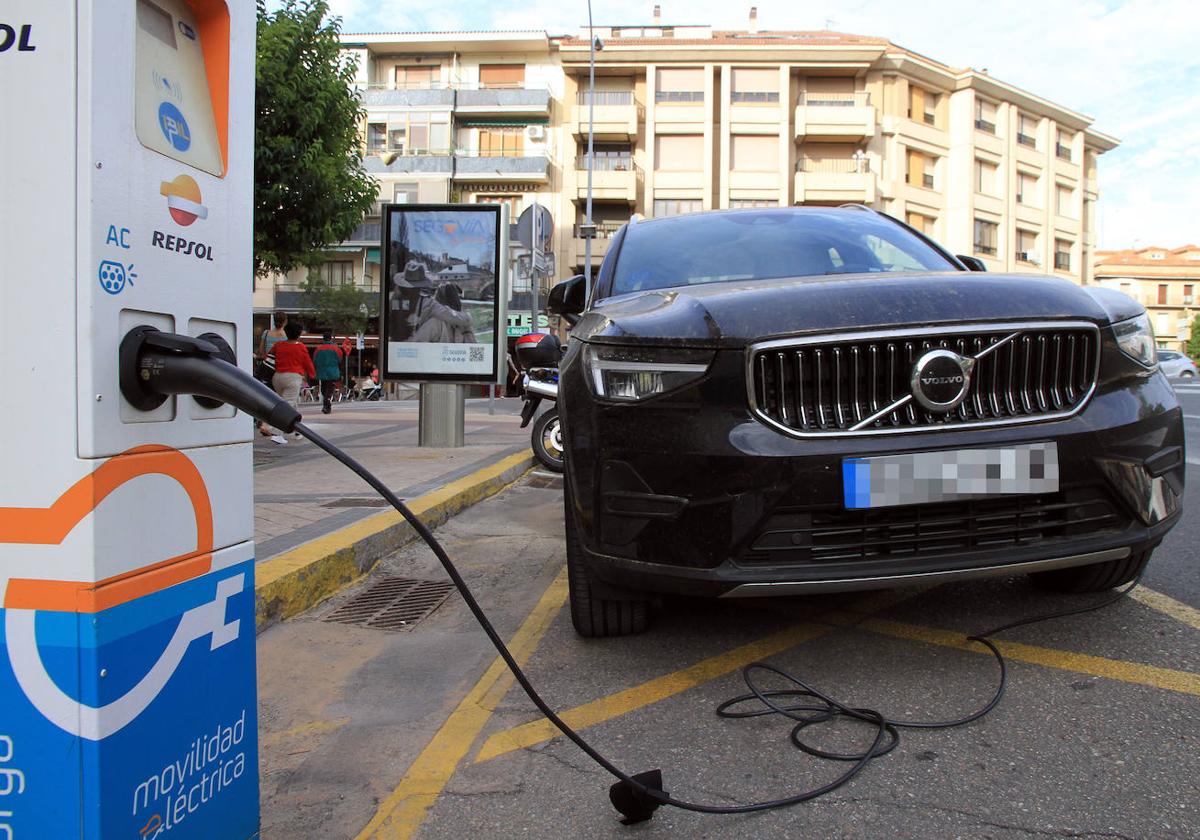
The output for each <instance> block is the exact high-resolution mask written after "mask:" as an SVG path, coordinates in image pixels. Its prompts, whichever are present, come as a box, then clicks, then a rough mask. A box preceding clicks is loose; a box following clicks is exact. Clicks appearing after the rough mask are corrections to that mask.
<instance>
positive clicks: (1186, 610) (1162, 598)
mask: <svg viewBox="0 0 1200 840" xmlns="http://www.w3.org/2000/svg"><path fill="white" fill-rule="evenodd" d="M1129 597H1130V598H1132V599H1133V600H1135V601H1137V602H1139V603H1142V604H1145V605H1146V606H1147V607H1149V608H1150V609H1152V610H1157V611H1158V612H1160V613H1162V614H1164V615H1169V616H1170V617H1171V618H1173V619H1175V620H1176V621H1182V622H1183V623H1184V624H1186V625H1187V626H1188V627H1191V628H1193V629H1195V630H1200V610H1198V609H1196V608H1195V607H1189V606H1188V605H1187V604H1184V603H1182V602H1180V601H1176V600H1175V599H1174V598H1172V597H1170V596H1169V595H1164V594H1162V593H1161V592H1155V591H1154V590H1153V589H1150V588H1148V587H1145V586H1139V587H1137V588H1136V589H1134V590H1133V591H1132V592H1130V593H1129Z"/></svg>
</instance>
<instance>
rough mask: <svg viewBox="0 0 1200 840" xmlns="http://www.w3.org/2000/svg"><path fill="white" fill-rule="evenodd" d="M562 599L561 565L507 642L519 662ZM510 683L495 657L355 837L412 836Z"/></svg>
mask: <svg viewBox="0 0 1200 840" xmlns="http://www.w3.org/2000/svg"><path fill="white" fill-rule="evenodd" d="M566 600H567V572H566V569H565V568H564V569H562V570H560V571H559V573H558V576H557V577H555V578H554V582H553V583H551V584H550V586H549V587H547V589H546V591H545V592H544V593H542V597H541V599H539V600H538V603H537V606H535V607H534V608H533V611H532V612H530V613H529V615H528V616H527V617H526V619H525V621H523V622H522V623H521V627H520V629H518V630H517V632H516V633H515V634H514V635H513V637H512V639H511V640H510V641H509V643H508V649H509V651H510V652H511V653H512V655H513V658H514V659H516V660H517V662H518V663H519V664H520V665H522V666H524V665H525V663H526V662H528V661H529V657H530V656H531V655H532V654H533V652H534V650H536V649H537V646H538V644H539V643H540V642H541V640H542V637H543V636H544V635H545V634H546V631H547V630H549V629H550V625H551V624H552V623H553V621H554V618H555V616H557V615H558V613H559V611H560V610H561V609H562V606H563V604H564V603H566ZM513 682H514V679H513V676H512V673H511V672H510V671H509V670H508V667H507V666H506V665H505V664H504V660H502V659H500V658H499V657H496V659H495V660H493V662H492V664H491V665H490V666H489V667H488V669H487V671H486V672H484V675H483V676H482V677H480V678H479V682H477V683H475V685H474V687H472V688H471V690H470V691H469V692H468V693H467V696H466V697H464V698H463V699H462V702H460V703H459V704H458V706H457V707H456V708H455V709H454V711H453V712H451V713H450V717H448V718H447V719H446V722H445V723H443V724H442V726H441V728H440V729H438V731H437V732H436V733H434V736H433V738H432V739H430V741H429V743H428V744H426V745H425V749H423V750H421V754H420V755H418V756H417V758H416V760H415V761H413V763H412V766H410V767H409V768H408V772H406V773H405V774H404V778H403V779H401V780H400V784H398V785H397V786H396V788H395V789H394V790H393V791H392V792H391V793H390V794H389V795H388V796H387V798H386V799H384V800H383V801H382V802H381V803H379V808H378V809H377V810H376V812H375V816H373V817H372V818H371V821H370V822H368V823H367V824H366V826H365V827H364V828H363V830H362V831H360V832H359V833H358V835H357V837H356V840H365V838H368V837H371V836H377V837H381V838H383V837H386V838H408V837H411V836H412V835H413V833H414V832H415V831H416V830H417V828H418V827H419V826H420V825H421V822H422V820H424V819H425V813H426V812H427V811H428V810H429V808H430V806H432V805H433V803H434V802H435V801H437V798H438V796H439V795H440V794H441V792H442V790H443V789H444V788H445V787H446V783H447V782H449V781H450V778H451V777H452V776H453V775H454V771H455V768H457V767H458V763H459V762H460V761H461V760H462V758H463V756H465V755H466V754H467V751H468V750H469V749H470V748H471V744H473V743H475V739H476V738H478V737H479V733H480V731H482V729H483V727H484V725H485V724H486V723H487V722H488V720H489V719H490V718H491V716H492V712H494V711H495V710H496V706H498V705H499V703H500V701H501V700H503V699H504V695H506V694H507V693H508V690H509V689H510V688H511V687H512V684H513Z"/></svg>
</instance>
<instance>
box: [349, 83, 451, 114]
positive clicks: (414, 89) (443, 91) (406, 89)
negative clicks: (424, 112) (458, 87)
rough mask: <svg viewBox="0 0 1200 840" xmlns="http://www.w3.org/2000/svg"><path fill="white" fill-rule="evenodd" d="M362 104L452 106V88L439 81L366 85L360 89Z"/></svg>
mask: <svg viewBox="0 0 1200 840" xmlns="http://www.w3.org/2000/svg"><path fill="white" fill-rule="evenodd" d="M362 103H363V104H364V105H368V106H370V105H377V106H378V105H411V106H424V107H444V108H449V107H453V106H454V89H453V88H452V87H451V86H449V85H446V84H441V83H437V82H435V83H432V84H429V83H415V84H405V83H400V84H396V83H394V82H393V83H384V84H371V85H367V86H366V87H365V88H364V89H363V90H362Z"/></svg>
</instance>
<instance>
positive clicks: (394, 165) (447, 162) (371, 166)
mask: <svg viewBox="0 0 1200 840" xmlns="http://www.w3.org/2000/svg"><path fill="white" fill-rule="evenodd" d="M392 154H394V155H395V158H394V159H393V160H392V162H391V163H384V159H385V157H386V156H389V155H392ZM363 167H364V168H365V169H366V170H367V171H368V172H370V173H371V174H372V175H384V174H388V173H394V174H409V173H425V174H430V175H449V174H451V173H452V172H454V158H453V157H451V155H450V150H449V149H447V150H445V151H442V152H441V153H427V154H411V155H410V154H403V153H402V151H399V150H395V149H386V148H373V149H368V150H367V154H366V156H365V157H363Z"/></svg>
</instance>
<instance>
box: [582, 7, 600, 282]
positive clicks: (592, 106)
mask: <svg viewBox="0 0 1200 840" xmlns="http://www.w3.org/2000/svg"><path fill="white" fill-rule="evenodd" d="M588 39H589V43H588V150H587V205H586V210H585V211H584V220H583V226H582V228H581V229H580V233H582V234H583V299H584V300H590V299H591V296H592V239H593V238H594V237H595V236H596V226H595V225H594V224H593V223H592V154H593V152H594V151H595V143H594V140H595V131H594V129H595V118H596V50H602V49H604V43H603V42H602V41H601V40H600V39H599V38H597V37H596V33H595V30H594V29H593V28H592V0H588Z"/></svg>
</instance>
